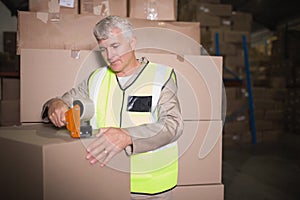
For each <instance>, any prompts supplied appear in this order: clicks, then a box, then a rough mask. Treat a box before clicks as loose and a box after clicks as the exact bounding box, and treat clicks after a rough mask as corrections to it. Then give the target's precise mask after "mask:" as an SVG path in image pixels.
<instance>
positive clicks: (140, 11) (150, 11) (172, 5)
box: [129, 0, 177, 21]
mask: <svg viewBox="0 0 300 200" xmlns="http://www.w3.org/2000/svg"><path fill="white" fill-rule="evenodd" d="M129 17H130V18H138V19H149V20H165V21H176V20H177V0H150V1H148V0H130V1H129Z"/></svg>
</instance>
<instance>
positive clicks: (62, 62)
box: [21, 49, 222, 122]
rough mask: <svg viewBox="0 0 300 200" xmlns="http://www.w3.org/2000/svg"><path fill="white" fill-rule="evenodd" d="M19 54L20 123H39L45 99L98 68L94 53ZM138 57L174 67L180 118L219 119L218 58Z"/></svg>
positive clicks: (219, 82) (219, 77) (61, 92)
mask: <svg viewBox="0 0 300 200" xmlns="http://www.w3.org/2000/svg"><path fill="white" fill-rule="evenodd" d="M21 53H22V56H21V76H22V79H21V121H22V122H37V121H40V120H41V119H40V112H41V108H42V105H43V104H44V103H45V102H46V101H47V100H48V99H50V98H52V97H56V96H61V95H62V94H63V93H64V92H65V91H67V90H69V89H70V88H72V87H74V85H76V84H78V83H79V82H80V81H81V80H83V78H86V77H88V75H89V74H90V73H91V72H92V71H93V70H94V69H96V67H97V66H101V65H102V64H101V62H100V61H101V60H100V59H101V57H100V56H99V53H97V52H96V51H94V52H90V51H80V54H79V57H78V58H72V57H71V52H70V51H69V50H54V49H52V50H37V49H23V50H22V51H21ZM141 56H145V57H147V58H148V59H149V60H150V61H151V62H157V63H161V64H165V65H169V66H172V67H174V68H175V71H176V73H177V79H178V87H179V91H178V95H179V100H180V103H181V108H182V113H183V117H184V119H190V120H192V119H194V120H199V119H201V120H220V119H221V91H222V90H221V88H222V78H221V75H222V67H221V66H222V57H210V56H184V57H183V58H184V59H182V58H179V59H178V57H177V56H176V55H172V54H146V53H140V54H138V57H141ZM66 74H67V75H66ZM33 77H34V78H33Z"/></svg>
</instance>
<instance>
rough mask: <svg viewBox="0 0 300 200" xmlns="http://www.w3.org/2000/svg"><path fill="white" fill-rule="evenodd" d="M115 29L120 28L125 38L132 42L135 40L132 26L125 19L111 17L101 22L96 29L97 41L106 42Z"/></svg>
mask: <svg viewBox="0 0 300 200" xmlns="http://www.w3.org/2000/svg"><path fill="white" fill-rule="evenodd" d="M113 28H119V29H120V30H121V31H122V33H123V35H124V37H125V38H126V39H128V41H130V40H131V39H132V38H133V27H132V24H131V23H130V22H129V21H128V20H127V19H125V18H122V17H119V16H114V15H110V16H108V17H105V18H103V19H102V20H100V21H99V22H98V23H97V24H96V25H95V27H94V30H93V32H94V36H95V38H96V40H97V41H100V40H106V39H108V38H109V37H110V36H111V31H112V29H113Z"/></svg>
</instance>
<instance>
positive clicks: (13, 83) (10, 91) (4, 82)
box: [0, 78, 20, 100]
mask: <svg viewBox="0 0 300 200" xmlns="http://www.w3.org/2000/svg"><path fill="white" fill-rule="evenodd" d="M0 81H1V86H2V87H0V88H1V95H0V96H1V97H2V99H3V100H19V99H20V79H19V78H1V80H0Z"/></svg>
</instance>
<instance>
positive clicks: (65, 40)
mask: <svg viewBox="0 0 300 200" xmlns="http://www.w3.org/2000/svg"><path fill="white" fill-rule="evenodd" d="M101 19H102V17H101V16H97V15H72V14H61V15H60V18H59V21H55V22H54V21H51V15H49V14H48V13H35V12H19V17H18V53H19V54H20V49H21V48H29V49H31V48H33V49H71V50H92V49H95V48H97V42H96V39H95V38H94V35H93V33H92V30H93V28H94V26H95V24H96V23H97V22H98V21H99V20H101ZM129 20H130V21H131V22H132V24H133V26H134V28H136V32H139V33H140V35H138V36H137V38H138V40H139V38H141V37H144V38H145V36H147V40H149V37H148V36H149V34H148V33H149V32H148V31H147V30H145V31H144V32H143V30H141V29H140V28H144V27H153V28H158V30H162V29H161V28H163V30H164V29H166V30H169V32H172V30H173V33H174V32H176V33H177V32H178V33H177V34H176V35H175V36H176V37H175V38H174V37H173V38H172V39H173V40H175V41H176V42H178V37H183V36H182V34H185V35H187V36H188V37H190V38H191V39H190V41H189V43H188V44H186V45H190V44H192V46H196V47H197V48H194V49H193V51H194V52H192V51H190V50H189V53H188V52H186V53H185V54H197V55H199V54H200V45H199V44H200V25H199V23H198V22H161V21H150V20H142V19H129ZM164 33H165V32H164ZM180 34H181V36H180ZM178 35H179V36H178ZM168 36H169V35H168ZM150 39H151V38H150ZM160 39H162V40H170V37H168V38H162V37H160ZM171 42H172V43H173V44H175V43H176V42H174V41H171ZM190 46H191V45H190ZM175 47H176V48H177V49H184V48H182V47H181V46H180V45H177V46H175ZM188 49H191V48H188ZM173 50H174V49H173ZM175 51H176V49H175Z"/></svg>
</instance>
